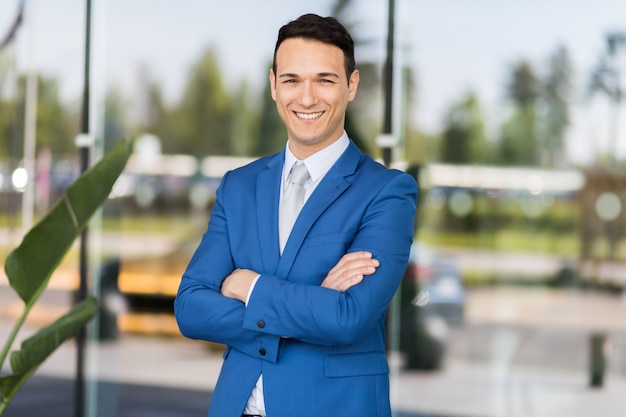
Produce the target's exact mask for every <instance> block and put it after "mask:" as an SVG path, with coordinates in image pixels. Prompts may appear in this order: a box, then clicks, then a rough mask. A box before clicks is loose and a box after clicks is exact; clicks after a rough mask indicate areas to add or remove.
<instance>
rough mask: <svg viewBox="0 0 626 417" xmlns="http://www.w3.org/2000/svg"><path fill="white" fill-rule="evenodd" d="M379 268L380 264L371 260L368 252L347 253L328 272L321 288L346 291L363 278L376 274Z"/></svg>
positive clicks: (375, 260)
mask: <svg viewBox="0 0 626 417" xmlns="http://www.w3.org/2000/svg"><path fill="white" fill-rule="evenodd" d="M379 266H380V262H379V261H378V260H377V259H373V257H372V254H371V253H370V252H365V251H361V252H352V253H348V254H346V255H344V256H343V257H342V258H341V259H340V260H339V262H337V264H336V265H335V266H334V267H333V268H332V269H331V270H330V272H329V273H328V275H327V276H326V278H325V279H324V281H323V282H322V287H325V288H331V289H334V290H337V291H346V290H347V289H348V288H350V287H352V286H354V285H356V284H358V283H359V282H361V281H363V278H364V277H365V276H367V275H372V274H373V273H374V272H376V269H377V268H378V267H379Z"/></svg>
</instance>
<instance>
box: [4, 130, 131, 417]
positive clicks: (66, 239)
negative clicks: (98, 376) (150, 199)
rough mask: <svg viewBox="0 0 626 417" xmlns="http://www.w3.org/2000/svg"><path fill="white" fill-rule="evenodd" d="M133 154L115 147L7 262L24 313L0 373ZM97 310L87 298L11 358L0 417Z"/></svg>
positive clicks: (123, 145)
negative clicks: (53, 279) (50, 284)
mask: <svg viewBox="0 0 626 417" xmlns="http://www.w3.org/2000/svg"><path fill="white" fill-rule="evenodd" d="M131 150H132V143H131V142H126V141H122V142H120V143H118V145H117V146H116V147H115V148H114V149H113V150H112V151H111V152H110V153H109V154H107V156H105V158H103V159H102V160H101V161H100V162H99V163H97V164H96V165H95V166H93V167H92V168H91V169H90V170H89V171H87V172H86V173H84V174H83V175H81V177H79V178H78V179H77V180H76V182H74V184H72V185H71V186H70V187H69V188H68V190H67V192H66V194H65V195H64V196H63V197H62V198H61V200H60V201H59V202H58V203H57V204H56V205H55V206H54V207H53V208H52V210H50V212H48V214H47V215H46V216H45V217H44V218H43V219H42V220H41V221H40V222H39V223H37V224H36V225H35V226H34V227H33V228H32V229H31V230H30V231H29V232H28V233H27V234H26V236H25V237H24V239H23V240H22V243H21V244H20V245H19V246H18V247H17V248H16V249H15V250H14V251H13V252H11V253H10V254H9V256H8V257H7V259H6V262H5V272H6V274H7V277H8V279H9V284H10V285H11V287H12V288H13V289H14V290H15V291H16V293H17V294H18V295H19V296H20V298H21V299H22V301H24V309H23V311H22V314H21V316H20V317H19V319H18V320H17V321H16V323H15V325H14V327H13V329H12V331H11V333H10V335H9V338H8V339H7V341H6V342H5V344H4V347H3V349H2V352H1V353H0V367H2V364H3V363H4V360H5V359H6V357H7V355H8V353H9V350H10V349H11V346H12V345H13V342H14V341H15V338H16V337H17V334H18V332H19V330H20V329H21V327H22V325H23V324H24V321H25V320H26V317H27V316H28V313H29V312H30V310H31V309H32V307H33V306H34V305H35V303H36V302H37V300H38V299H39V297H40V296H41V294H42V293H43V292H44V290H45V289H46V287H47V284H48V281H49V280H50V277H51V276H52V273H53V272H54V270H55V269H56V267H57V266H58V265H59V263H60V262H61V260H62V259H63V257H64V256H65V254H66V253H67V251H68V250H69V249H70V247H71V245H72V243H73V241H74V240H75V239H76V237H78V236H79V235H80V233H81V232H82V231H83V230H84V228H85V226H86V225H87V222H88V221H89V219H90V218H91V216H92V215H93V213H94V212H95V211H96V210H97V209H98V208H99V207H100V206H101V205H102V203H103V202H104V201H105V200H106V198H107V197H108V195H109V193H110V192H111V188H112V187H113V184H114V183H115V181H116V180H117V178H118V177H119V175H120V174H121V172H122V170H123V169H124V166H125V165H126V162H127V161H128V158H129V156H130V153H131ZM97 310H98V306H97V301H96V300H95V299H94V298H93V297H90V298H87V299H86V300H84V301H82V302H81V303H78V304H76V305H75V306H74V307H73V308H72V309H71V311H70V312H68V313H67V314H65V315H64V316H62V317H61V318H59V319H58V320H56V321H55V322H53V323H52V324H50V325H48V326H47V327H45V328H43V329H41V330H40V331H39V332H37V333H36V334H35V335H34V336H32V337H30V338H29V339H27V340H25V341H24V342H23V343H22V345H21V349H20V350H17V351H13V352H11V370H12V374H11V375H7V376H4V377H2V378H0V415H2V414H3V412H4V410H5V409H6V407H7V405H8V404H9V402H10V401H11V399H12V398H13V396H14V395H15V393H16V392H17V391H18V390H19V388H20V387H21V386H22V385H23V384H24V382H26V380H27V379H28V378H29V377H30V375H32V374H33V373H34V372H35V370H36V369H37V368H38V367H39V365H40V364H41V363H42V362H43V361H44V360H45V359H46V358H47V357H48V356H49V355H50V354H51V353H52V352H53V351H54V350H55V349H56V348H57V347H58V346H60V345H61V344H62V343H63V342H65V341H66V340H67V339H69V338H70V337H72V336H73V335H74V334H75V333H76V332H77V331H78V330H79V329H80V328H81V327H82V326H84V325H85V324H86V323H87V322H88V321H89V320H90V319H91V318H92V317H93V316H94V315H95V314H96V313H97Z"/></svg>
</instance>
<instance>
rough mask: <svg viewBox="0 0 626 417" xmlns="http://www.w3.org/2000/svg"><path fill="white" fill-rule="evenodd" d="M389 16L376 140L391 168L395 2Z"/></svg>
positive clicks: (390, 328)
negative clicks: (381, 114)
mask: <svg viewBox="0 0 626 417" xmlns="http://www.w3.org/2000/svg"><path fill="white" fill-rule="evenodd" d="M388 6H389V7H388V16H387V56H386V59H385V67H384V72H383V83H384V84H383V89H384V97H385V108H384V117H383V131H382V134H381V135H379V136H378V138H376V144H377V145H378V146H379V147H380V149H381V152H382V157H383V164H384V165H385V166H386V167H390V166H391V163H392V158H393V147H394V146H396V139H395V137H394V135H393V55H394V32H395V1H394V0H388ZM400 300H401V289H400V288H399V289H398V292H397V294H396V296H395V297H394V298H393V300H392V301H391V305H390V306H389V311H388V316H387V349H388V350H390V351H392V352H393V351H397V350H398V347H399V344H400V329H401V319H402V313H401V309H402V306H401V302H400Z"/></svg>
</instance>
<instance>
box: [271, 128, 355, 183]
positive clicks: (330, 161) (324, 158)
mask: <svg viewBox="0 0 626 417" xmlns="http://www.w3.org/2000/svg"><path fill="white" fill-rule="evenodd" d="M349 144H350V139H348V134H347V133H346V131H345V130H344V131H343V134H342V135H341V136H340V137H339V139H337V140H336V141H335V142H333V143H331V144H330V145H328V146H327V147H325V148H324V149H322V150H319V151H317V152H316V153H314V154H313V155H311V156H309V157H308V158H306V159H305V160H303V161H302V162H304V165H305V166H306V169H307V171H309V175H310V176H311V181H313V182H316V181H317V180H319V179H320V178H321V177H323V176H324V175H325V174H326V173H327V172H328V171H329V170H330V168H331V167H332V166H333V165H334V164H335V162H337V160H338V159H339V157H340V156H341V154H343V152H344V151H345V150H346V149H347V148H348V145H349ZM296 161H298V159H297V158H296V157H295V156H294V154H293V153H291V150H289V143H287V146H285V166H284V167H283V181H285V180H286V179H287V176H288V175H289V171H291V167H292V166H293V164H295V163H296Z"/></svg>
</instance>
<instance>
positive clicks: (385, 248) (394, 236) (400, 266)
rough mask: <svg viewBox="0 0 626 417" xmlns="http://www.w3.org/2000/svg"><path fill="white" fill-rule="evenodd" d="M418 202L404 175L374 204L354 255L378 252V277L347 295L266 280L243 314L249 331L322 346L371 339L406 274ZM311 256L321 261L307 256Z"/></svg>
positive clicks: (264, 277)
mask: <svg viewBox="0 0 626 417" xmlns="http://www.w3.org/2000/svg"><path fill="white" fill-rule="evenodd" d="M416 200H417V187H416V183H415V180H414V179H413V178H412V177H410V176H409V175H408V174H404V173H402V174H399V175H395V176H394V177H393V178H392V179H390V181H389V182H387V184H385V185H384V186H383V187H382V189H381V190H380V192H379V193H378V194H377V195H376V196H375V198H374V199H373V200H372V201H371V202H370V203H369V205H368V207H367V209H366V211H365V214H364V216H363V218H362V220H361V224H360V227H359V230H358V231H357V232H356V234H355V235H354V237H353V239H352V240H351V244H350V246H349V249H348V252H354V251H361V250H365V251H370V252H372V254H373V255H374V257H375V258H376V259H378V260H379V261H380V266H379V267H378V269H377V270H376V272H375V273H374V274H373V275H370V276H366V277H365V278H364V280H363V281H362V282H361V283H359V284H357V285H355V286H353V287H351V288H349V289H348V290H347V291H345V292H339V291H335V290H332V289H328V288H322V287H320V286H316V285H307V284H302V283H297V282H292V281H291V280H283V279H279V278H277V277H274V276H271V275H261V277H260V279H259V280H258V282H257V284H256V287H255V288H254V291H253V292H252V296H251V298H250V300H249V303H248V306H247V308H246V309H245V311H244V312H243V328H244V329H248V330H250V331H255V332H259V333H263V334H268V335H275V336H285V337H290V338H295V339H299V340H301V341H304V342H307V343H313V344H319V345H342V344H349V343H353V342H355V341H358V340H359V339H360V338H362V337H363V336H365V335H366V334H367V333H368V332H369V331H370V330H371V329H372V328H373V327H374V326H375V325H376V324H377V323H380V321H381V320H382V318H383V317H384V315H385V312H386V310H387V307H388V305H389V303H390V301H391V299H392V297H393V295H394V293H395V291H396V289H397V287H398V285H399V284H400V281H401V279H402V277H403V275H404V272H405V269H406V265H407V261H408V256H409V251H410V246H411V242H412V239H413V232H414V229H413V224H414V219H415V209H416ZM307 255H308V256H315V254H314V253H309V254H306V253H305V254H302V255H301V256H307ZM303 273H304V272H303Z"/></svg>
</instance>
